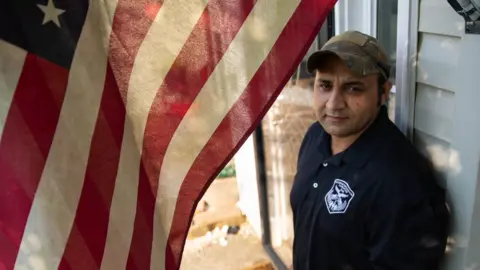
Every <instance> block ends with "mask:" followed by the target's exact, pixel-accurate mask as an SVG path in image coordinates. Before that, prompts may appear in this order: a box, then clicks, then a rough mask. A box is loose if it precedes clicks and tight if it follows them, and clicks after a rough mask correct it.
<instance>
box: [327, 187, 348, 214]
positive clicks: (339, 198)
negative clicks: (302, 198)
mask: <svg viewBox="0 0 480 270" xmlns="http://www.w3.org/2000/svg"><path fill="white" fill-rule="evenodd" d="M353 196H355V193H354V192H353V190H352V189H351V188H350V186H349V185H348V183H347V182H345V181H343V180H341V179H335V181H334V182H333V185H332V188H330V190H329V191H328V193H327V195H325V203H326V204H327V210H328V212H329V213H330V214H343V213H345V212H347V209H348V206H349V205H350V201H351V200H352V199H353Z"/></svg>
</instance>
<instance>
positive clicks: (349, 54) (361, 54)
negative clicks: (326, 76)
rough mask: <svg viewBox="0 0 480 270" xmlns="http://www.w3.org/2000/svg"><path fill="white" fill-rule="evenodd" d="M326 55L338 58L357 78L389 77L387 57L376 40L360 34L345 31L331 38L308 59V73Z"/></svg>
mask: <svg viewBox="0 0 480 270" xmlns="http://www.w3.org/2000/svg"><path fill="white" fill-rule="evenodd" d="M328 54H335V55H337V56H339V57H340V58H341V59H342V60H343V61H344V62H345V64H347V66H348V67H349V68H350V70H352V72H353V73H355V74H357V75H359V76H367V75H372V74H380V75H382V76H383V77H384V78H385V79H388V78H389V76H390V65H389V63H388V57H387V54H386V53H385V51H384V50H383V48H382V47H381V46H380V44H379V43H378V40H377V39H375V38H374V37H371V36H369V35H366V34H363V33H361V32H358V31H346V32H344V33H342V34H340V35H337V36H334V37H332V38H331V39H330V40H329V41H327V43H325V45H323V47H322V48H321V49H320V50H319V51H316V52H315V53H313V54H312V55H311V56H310V57H309V58H308V60H307V70H308V72H310V73H312V72H314V71H315V69H316V68H318V66H319V64H320V63H321V61H322V59H323V58H324V56H325V55H328Z"/></svg>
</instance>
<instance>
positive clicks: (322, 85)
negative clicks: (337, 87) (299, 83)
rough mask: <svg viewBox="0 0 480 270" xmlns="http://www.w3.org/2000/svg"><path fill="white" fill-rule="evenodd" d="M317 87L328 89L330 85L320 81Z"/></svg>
mask: <svg viewBox="0 0 480 270" xmlns="http://www.w3.org/2000/svg"><path fill="white" fill-rule="evenodd" d="M318 88H320V89H322V90H330V89H331V88H332V85H331V84H329V83H320V84H319V85H318Z"/></svg>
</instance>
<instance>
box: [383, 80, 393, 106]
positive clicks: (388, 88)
mask: <svg viewBox="0 0 480 270" xmlns="http://www.w3.org/2000/svg"><path fill="white" fill-rule="evenodd" d="M381 89H382V105H385V103H386V102H387V100H388V97H389V96H390V91H391V90H392V83H391V82H390V81H389V80H387V81H386V82H385V83H384V84H383V85H382V86H381Z"/></svg>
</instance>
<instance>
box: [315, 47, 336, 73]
mask: <svg viewBox="0 0 480 270" xmlns="http://www.w3.org/2000/svg"><path fill="white" fill-rule="evenodd" d="M327 55H335V56H337V57H339V58H340V59H342V60H343V59H344V58H342V57H341V56H340V55H339V54H338V53H336V52H333V51H329V50H323V51H317V52H314V53H313V54H312V55H310V57H308V59H307V71H308V73H313V72H314V71H315V70H316V69H317V68H318V67H319V66H320V63H321V62H322V59H323V58H325V56H327Z"/></svg>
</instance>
